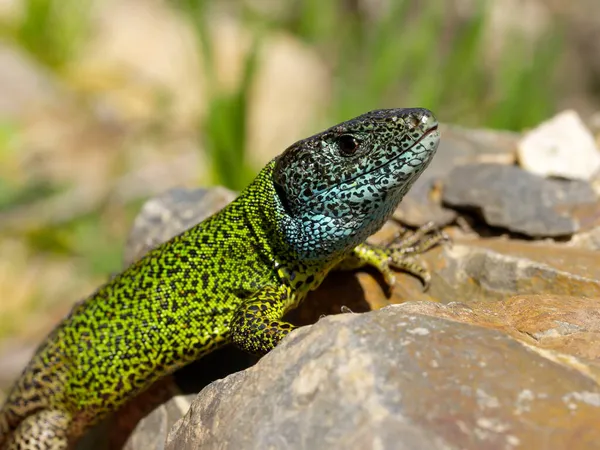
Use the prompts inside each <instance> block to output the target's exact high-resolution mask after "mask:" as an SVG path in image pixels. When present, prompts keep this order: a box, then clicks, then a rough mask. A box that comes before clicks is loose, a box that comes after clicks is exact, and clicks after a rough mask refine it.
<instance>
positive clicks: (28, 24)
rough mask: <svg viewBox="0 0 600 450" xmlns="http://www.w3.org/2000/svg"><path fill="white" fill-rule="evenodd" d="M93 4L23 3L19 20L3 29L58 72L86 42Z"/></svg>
mask: <svg viewBox="0 0 600 450" xmlns="http://www.w3.org/2000/svg"><path fill="white" fill-rule="evenodd" d="M91 1H92V0H22V14H20V17H19V20H17V21H16V23H12V24H7V25H5V26H4V27H2V28H4V29H5V30H6V33H5V34H7V35H9V36H12V37H13V38H14V39H15V40H17V42H19V43H20V44H21V45H22V46H23V48H25V49H26V50H28V51H29V52H30V53H31V54H32V55H34V56H35V57H36V58H37V59H38V60H39V61H41V62H43V63H44V64H47V65H48V66H50V67H52V68H56V69H58V68H60V67H62V66H63V65H64V64H66V63H67V62H69V61H70V60H71V58H73V56H74V55H75V54H76V52H77V50H78V48H79V46H80V45H81V44H82V42H83V41H84V39H85V38H86V35H87V32H88V30H89V28H88V25H89V12H90V8H91Z"/></svg>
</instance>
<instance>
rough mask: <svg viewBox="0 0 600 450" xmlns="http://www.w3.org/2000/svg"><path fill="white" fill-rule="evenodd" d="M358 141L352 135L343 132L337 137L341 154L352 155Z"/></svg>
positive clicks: (356, 148)
mask: <svg viewBox="0 0 600 450" xmlns="http://www.w3.org/2000/svg"><path fill="white" fill-rule="evenodd" d="M359 144H360V142H359V141H358V139H356V138H355V137H354V136H350V135H348V134H344V135H342V136H340V137H339V138H338V145H339V147H340V153H341V154H342V156H352V155H354V153H356V150H358V146H359Z"/></svg>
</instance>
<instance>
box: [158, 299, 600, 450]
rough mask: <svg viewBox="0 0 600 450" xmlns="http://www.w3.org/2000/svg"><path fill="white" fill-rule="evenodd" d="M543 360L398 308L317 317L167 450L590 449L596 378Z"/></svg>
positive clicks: (192, 421) (215, 395)
mask: <svg viewBox="0 0 600 450" xmlns="http://www.w3.org/2000/svg"><path fill="white" fill-rule="evenodd" d="M545 352H546V354H544V353H542V352H538V351H536V350H535V349H533V348H531V347H530V346H527V345H523V344H521V343H519V342H517V341H515V340H513V339H512V338H510V337H508V336H506V335H505V334H503V333H500V332H498V331H495V330H491V329H488V328H483V327H478V326H473V325H467V324H463V323H459V322H456V321H453V320H447V319H441V318H437V317H432V316H426V315H421V314H415V313H411V312H406V311H404V307H403V306H402V305H399V306H391V307H388V308H384V309H383V310H380V311H376V312H371V313H366V314H344V315H341V316H334V317H327V318H325V319H323V320H320V321H319V322H318V323H317V324H316V325H314V326H312V327H305V328H301V329H299V330H297V331H296V332H294V333H292V334H291V335H290V336H289V337H287V338H286V339H284V340H283V341H282V343H281V344H280V345H279V346H278V347H277V348H276V349H275V350H274V351H272V352H271V353H269V354H268V355H267V356H265V357H264V358H263V359H262V360H261V361H260V362H259V363H258V364H256V365H255V366H254V367H252V368H250V369H248V370H246V371H243V372H239V373H236V374H233V375H231V376H229V377H227V378H225V379H223V380H219V381H217V382H215V383H213V384H211V385H210V386H208V387H207V388H206V389H204V390H203V391H202V392H201V393H200V394H199V396H198V397H197V398H196V400H194V402H193V404H192V407H191V408H190V410H189V412H188V413H187V414H186V416H185V417H184V418H183V419H182V420H180V421H179V422H178V423H177V424H176V425H175V427H174V428H173V430H172V431H171V433H170V434H169V438H168V440H167V446H166V448H167V449H168V450H192V449H198V448H202V449H204V450H210V449H239V448H243V449H259V448H260V449H263V448H277V449H280V448H286V449H321V448H323V449H325V448H327V449H338V448H339V449H412V450H418V449H427V450H430V449H459V448H460V449H480V448H489V449H511V448H517V447H519V448H548V445H551V446H552V448H553V449H568V448H578V449H587V448H590V449H591V448H598V446H597V443H598V442H600V428H598V426H597V424H598V420H599V419H600V388H599V387H598V384H597V381H595V380H594V376H592V373H595V372H594V370H596V369H595V368H594V367H589V366H588V365H587V364H586V362H585V361H584V360H578V359H577V358H575V357H571V358H572V359H571V360H570V361H571V362H572V365H569V366H567V365H565V364H562V363H560V362H557V361H558V360H559V357H558V356H557V355H558V354H553V352H551V351H549V350H547V351H545ZM549 355H550V356H552V357H549ZM577 367H579V369H577ZM596 376H597V374H596Z"/></svg>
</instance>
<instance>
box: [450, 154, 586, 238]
mask: <svg viewBox="0 0 600 450" xmlns="http://www.w3.org/2000/svg"><path fill="white" fill-rule="evenodd" d="M443 200H444V202H445V203H446V204H447V205H450V206H452V207H455V208H464V209H469V210H475V211H477V212H478V213H480V214H481V216H482V217H483V219H484V221H485V222H486V223H487V224H488V225H490V226H492V227H501V228H505V229H507V230H510V231H512V232H515V233H521V234H524V235H527V236H532V237H557V236H565V235H571V234H573V233H575V232H577V231H578V230H579V229H580V223H579V220H578V218H577V216H576V214H575V210H576V208H578V207H583V206H584V205H586V204H589V203H597V202H598V198H597V196H596V194H595V193H594V190H593V189H592V188H591V186H590V185H589V184H588V183H586V182H583V181H567V180H555V179H545V178H542V177H540V176H537V175H534V174H531V173H529V172H526V171H524V170H523V169H520V168H518V167H516V166H507V165H502V164H471V165H465V166H460V167H457V168H455V169H454V170H452V172H451V173H450V174H449V175H448V177H447V178H446V180H445V183H444V193H443Z"/></svg>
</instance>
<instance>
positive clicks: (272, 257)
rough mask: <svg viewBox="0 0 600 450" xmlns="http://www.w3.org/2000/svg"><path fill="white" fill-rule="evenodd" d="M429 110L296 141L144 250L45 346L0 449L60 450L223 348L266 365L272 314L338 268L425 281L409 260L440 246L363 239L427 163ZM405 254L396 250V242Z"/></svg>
mask: <svg viewBox="0 0 600 450" xmlns="http://www.w3.org/2000/svg"><path fill="white" fill-rule="evenodd" d="M438 143H439V132H438V127H437V122H436V119H435V118H434V116H433V115H432V113H431V112H430V111H428V110H426V109H390V110H379V111H372V112H369V113H367V114H364V115H362V116H359V117H357V118H355V119H352V120H349V121H347V122H343V123H341V124H339V125H336V126H334V127H332V128H330V129H328V130H326V131H324V132H322V133H320V134H317V135H315V136H312V137H309V138H307V139H304V140H302V141H299V142H297V143H295V144H293V145H292V146H291V147H289V148H288V149H287V150H286V151H285V152H284V153H282V154H281V155H280V156H279V157H277V158H275V159H274V160H272V161H271V162H270V163H269V164H268V165H267V166H266V167H265V168H264V169H262V171H261V172H260V173H259V174H258V176H257V177H256V179H255V180H254V181H253V182H252V183H251V184H250V185H249V186H248V187H247V188H246V189H245V190H244V191H242V193H241V194H240V196H239V197H238V198H237V199H236V200H234V201H233V202H232V203H230V204H229V205H227V206H226V207H225V208H224V209H222V210H221V211H220V212H218V213H216V214H214V215H213V216H211V217H210V218H208V219H206V220H205V221H203V222H201V223H200V224H198V225H196V226H194V227H192V228H190V229H189V230H187V231H185V232H183V233H182V234H180V235H178V236H176V237H174V238H173V239H171V240H170V241H168V242H166V243H164V244H162V245H160V246H158V247H157V248H155V249H154V250H152V251H150V252H149V253H148V254H147V255H146V256H145V257H143V258H142V259H141V260H139V261H138V262H136V263H134V264H132V265H131V266H130V267H128V268H127V269H126V270H124V271H123V272H122V273H121V274H120V275H118V276H116V277H114V278H113V279H112V280H110V281H109V282H108V283H107V284H105V285H104V286H102V287H100V288H99V289H98V290H97V291H96V292H95V293H94V294H92V295H91V296H90V297H88V298H86V299H85V300H83V301H82V302H80V303H78V304H76V305H75V306H74V307H73V309H72V311H71V312H70V314H69V315H68V316H67V317H66V318H65V319H64V320H63V321H62V322H61V323H60V324H59V325H58V326H57V327H56V328H55V329H54V331H52V333H51V334H50V335H49V336H48V337H47V338H46V339H45V340H44V341H43V342H42V344H41V345H40V347H39V348H38V349H37V351H36V353H35V354H34V356H33V357H32V359H31V361H30V362H29V364H28V365H27V367H26V368H25V370H24V371H23V373H22V375H21V376H20V377H19V378H18V379H17V381H16V383H15V385H14V386H13V388H12V390H11V391H10V392H9V394H8V397H7V399H6V403H5V404H4V406H3V407H2V410H1V411H0V448H6V449H11V450H12V449H37V450H41V449H44V450H50V449H64V448H68V447H69V446H70V445H72V444H73V443H74V442H75V441H76V440H77V439H78V438H79V437H80V436H81V435H82V434H83V432H84V431H85V430H86V429H88V428H89V427H90V426H91V425H92V424H94V423H96V422H97V421H98V420H100V419H101V418H103V417H105V416H106V415H107V414H108V413H110V412H112V411H114V410H116V409H117V408H119V407H120V406H122V405H123V404H124V403H125V402H126V401H127V400H129V399H131V398H133V397H134V396H135V395H136V394H138V393H140V392H141V391H143V390H144V389H146V388H148V387H149V386H150V385H151V384H152V383H153V382H154V381H156V380H157V379H159V378H161V377H163V376H165V375H167V374H169V373H172V372H173V371H175V370H176V369H178V368H180V367H182V366H184V365H186V364H188V363H189V362H191V361H193V360H195V359H197V358H200V357H201V356H203V355H205V354H207V353H208V352H211V351H213V350H215V349H216V348H218V347H220V346H222V345H224V344H226V343H230V342H233V343H235V344H236V345H238V346H239V347H241V348H242V349H244V350H246V351H248V352H252V353H257V354H264V353H266V352H268V351H269V350H271V349H272V348H273V347H274V346H275V345H277V343H278V342H279V341H280V340H281V339H282V338H283V337H284V336H285V335H287V334H288V333H289V332H290V331H292V329H293V328H294V327H293V325H291V324H289V323H287V322H284V321H283V320H282V316H283V315H284V314H285V313H286V311H288V310H290V309H291V308H295V307H296V306H297V305H298V304H299V303H300V302H301V301H302V300H303V299H304V298H305V296H306V295H307V293H308V292H309V291H311V290H313V289H315V288H316V287H317V286H319V284H320V283H321V282H322V281H323V279H324V278H325V276H326V275H327V273H328V272H329V271H330V270H332V269H334V268H336V267H340V268H344V269H350V268H358V267H361V266H364V265H371V266H375V267H376V268H377V269H378V270H379V271H381V272H382V273H383V274H384V276H385V279H386V281H387V282H388V283H389V284H393V283H394V276H393V274H392V271H391V269H390V268H391V267H392V268H397V269H398V268H399V269H405V270H408V271H411V272H413V273H415V274H417V275H419V276H420V277H422V278H423V279H424V281H425V282H427V280H428V274H427V272H426V271H425V269H424V268H423V267H422V266H419V265H417V264H416V263H414V262H411V261H410V260H408V259H406V254H407V253H411V252H412V253H415V252H420V251H423V250H425V249H426V248H429V247H431V246H433V245H435V244H436V243H437V242H439V241H440V240H441V239H442V237H441V235H440V234H439V233H438V234H435V233H434V234H431V233H428V231H430V230H429V229H426V230H424V231H423V232H422V233H416V234H415V236H418V238H419V239H420V238H423V239H422V240H421V241H420V242H417V241H418V239H417V238H414V239H412V240H411V242H410V245H402V244H400V245H398V246H388V247H376V246H372V245H368V244H365V240H366V239H367V237H368V236H369V235H371V234H372V233H374V232H375V231H377V230H378V229H379V228H380V227H381V226H382V225H383V223H384V222H385V221H386V220H387V219H389V217H390V216H391V214H392V212H393V211H394V209H395V208H396V206H397V205H398V203H399V202H400V200H401V199H402V197H403V196H404V194H405V193H406V192H407V191H408V189H409V188H410V186H411V185H412V184H413V183H414V181H415V180H416V179H417V177H418V176H419V174H420V173H421V172H422V171H423V170H424V169H425V168H426V167H427V165H428V164H429V162H430V161H431V159H432V157H433V155H434V154H435V151H436V149H437V146H438ZM405 244H406V243H405Z"/></svg>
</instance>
